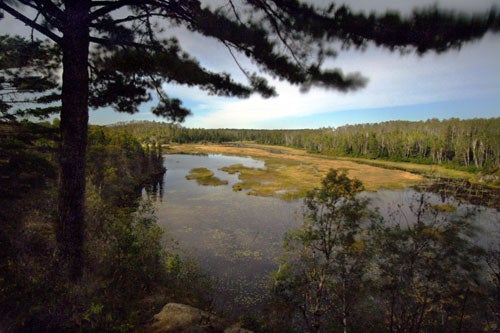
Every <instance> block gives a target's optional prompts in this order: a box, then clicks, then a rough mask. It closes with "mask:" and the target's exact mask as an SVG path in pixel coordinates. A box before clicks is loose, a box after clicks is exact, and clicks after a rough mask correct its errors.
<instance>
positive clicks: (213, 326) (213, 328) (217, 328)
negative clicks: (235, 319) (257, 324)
mask: <svg viewBox="0 0 500 333" xmlns="http://www.w3.org/2000/svg"><path fill="white" fill-rule="evenodd" d="M154 319H155V321H154V323H153V324H152V325H151V328H150V329H149V330H148V332H150V333H174V332H183V333H216V332H221V333H251V331H249V330H246V329H243V328H240V327H238V326H237V325H229V324H228V322H227V321H225V320H223V319H221V318H219V317H217V316H215V315H213V314H211V313H208V312H206V311H203V310H200V309H197V308H194V307H192V306H189V305H184V304H178V303H168V304H167V305H165V306H164V307H163V309H162V310H161V311H160V312H159V313H157V314H156V315H155V316H154Z"/></svg>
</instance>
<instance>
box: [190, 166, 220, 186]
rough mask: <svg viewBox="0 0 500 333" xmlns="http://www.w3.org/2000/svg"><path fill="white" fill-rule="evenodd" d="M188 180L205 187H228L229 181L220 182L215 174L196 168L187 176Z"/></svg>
mask: <svg viewBox="0 0 500 333" xmlns="http://www.w3.org/2000/svg"><path fill="white" fill-rule="evenodd" d="M186 179H188V180H193V179H196V182H197V183H198V184H200V185H204V186H220V185H227V180H220V179H219V178H217V177H215V176H214V173H213V172H212V171H210V170H208V169H207V168H195V169H192V170H191V171H190V172H189V174H188V175H187V176H186Z"/></svg>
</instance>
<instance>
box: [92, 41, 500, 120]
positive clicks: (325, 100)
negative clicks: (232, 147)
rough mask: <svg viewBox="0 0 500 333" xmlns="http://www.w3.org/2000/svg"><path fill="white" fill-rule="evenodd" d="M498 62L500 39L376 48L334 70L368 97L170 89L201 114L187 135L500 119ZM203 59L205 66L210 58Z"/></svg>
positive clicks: (281, 89)
mask: <svg viewBox="0 0 500 333" xmlns="http://www.w3.org/2000/svg"><path fill="white" fill-rule="evenodd" d="M213 47H214V48H216V47H217V46H213ZM219 51H220V52H222V53H223V50H219ZM214 53H215V50H213V51H212V52H211V54H214ZM498 55H500V34H498V35H488V36H486V37H485V38H483V39H482V40H480V41H478V42H475V43H472V44H468V45H466V46H464V47H463V48H462V49H461V50H460V51H450V52H448V53H446V54H442V55H436V54H428V55H425V56H423V57H418V56H415V55H408V56H401V55H399V54H397V53H391V52H389V51H387V50H383V49H378V48H375V47H370V48H369V49H368V50H366V51H365V52H357V51H348V52H347V53H343V54H341V55H339V57H338V58H337V59H336V60H335V62H332V66H335V67H337V66H338V67H340V68H342V69H343V70H344V71H345V72H361V73H362V74H363V75H364V76H366V77H367V78H368V79H369V82H368V85H367V86H366V87H365V88H364V89H361V90H359V91H356V92H350V93H347V94H346V93H340V92H336V91H331V90H325V89H320V88H317V89H311V90H310V91H309V92H308V93H301V92H300V91H299V89H298V88H297V87H294V86H290V85H289V84H287V83H284V82H274V83H275V85H276V87H277V90H278V93H279V96H278V97H276V98H271V99H263V98H261V97H260V96H252V97H250V98H249V99H236V98H222V97H217V96H208V95H206V94H205V93H204V92H202V91H200V90H198V89H196V88H185V87H182V86H175V85H171V86H166V87H165V89H166V91H167V92H168V93H169V94H170V95H171V96H175V97H178V98H180V99H182V100H183V102H184V105H185V106H187V107H189V108H190V109H191V110H192V111H193V115H192V116H190V117H189V118H187V119H186V121H185V123H184V124H183V125H184V126H187V127H201V128H269V129H272V128H318V127H325V126H333V127H338V126H341V125H345V124H356V123H367V122H380V121H387V120H398V119H401V120H422V119H429V118H438V119H445V118H451V117H458V118H478V117H485V118H490V117H500V64H499V61H498ZM199 58H200V60H201V61H202V62H203V59H204V58H203V55H201V56H199ZM209 60H210V59H209ZM227 61H228V62H229V63H228V64H224V65H227V68H230V69H229V70H230V71H233V72H234V73H235V75H236V76H238V72H237V69H232V68H231V63H230V62H231V60H230V59H228V60H227ZM208 62H209V61H208ZM217 66H219V67H220V66H221V65H220V64H215V65H214V67H215V69H219V67H217ZM224 70H227V69H226V68H224ZM152 104H154V103H150V104H146V105H143V107H142V108H141V112H140V113H138V114H136V115H134V116H130V115H119V114H116V113H114V112H112V111H110V110H99V111H95V112H92V113H91V122H92V123H100V124H106V123H113V122H116V121H128V120H132V119H134V120H160V119H158V118H156V117H155V116H154V115H152V114H151V113H150V111H149V110H150V108H151V105H152Z"/></svg>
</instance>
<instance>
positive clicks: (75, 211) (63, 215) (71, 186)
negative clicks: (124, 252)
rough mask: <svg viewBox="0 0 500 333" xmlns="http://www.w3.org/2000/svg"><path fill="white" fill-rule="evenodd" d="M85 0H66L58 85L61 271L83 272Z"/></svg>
mask: <svg viewBox="0 0 500 333" xmlns="http://www.w3.org/2000/svg"><path fill="white" fill-rule="evenodd" d="M89 10H90V1H88V0H83V1H81V0H68V1H65V17H66V24H65V28H64V31H63V34H64V36H63V45H62V48H63V87H62V110H61V151H60V154H61V156H60V161H59V163H60V165H59V167H60V176H59V177H60V179H59V200H58V201H59V220H58V225H57V242H58V246H59V260H60V263H61V269H63V270H64V271H63V274H65V275H67V276H68V277H69V278H70V280H72V281H76V280H78V279H79V278H80V276H81V274H82V246H83V232H84V212H85V210H84V208H85V153H86V148H87V127H88V95H89V88H88V87H89V77H88V65H87V64H88V53H89V27H88V22H87V16H88V13H89Z"/></svg>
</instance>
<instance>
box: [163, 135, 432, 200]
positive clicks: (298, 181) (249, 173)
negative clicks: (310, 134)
mask: <svg viewBox="0 0 500 333" xmlns="http://www.w3.org/2000/svg"><path fill="white" fill-rule="evenodd" d="M271 148H273V147H271ZM170 152H171V153H179V152H186V153H198V154H199V153H205V154H223V155H234V156H251V157H252V158H254V159H257V160H261V161H263V162H264V163H265V168H249V167H245V166H243V165H241V164H234V165H230V166H227V167H223V168H221V169H220V170H221V171H224V172H227V173H228V174H231V175H232V174H238V178H239V180H240V182H238V183H236V184H234V185H233V190H234V191H236V192H237V191H242V190H248V192H247V193H248V194H249V195H256V196H266V197H271V196H272V197H278V198H281V199H283V200H294V199H300V198H303V197H304V196H305V194H306V193H307V192H308V191H310V190H312V189H313V188H315V187H318V186H319V185H320V182H321V179H322V177H323V176H324V175H326V173H327V172H328V170H330V169H331V168H335V169H338V170H345V171H346V172H348V174H349V177H353V178H357V179H359V180H361V181H362V182H363V183H364V184H366V185H365V186H366V188H365V189H366V190H367V191H378V190H379V189H382V188H384V189H390V190H395V189H403V188H406V187H409V186H411V185H415V184H417V183H419V182H420V181H422V179H423V177H422V176H421V175H417V174H414V173H411V172H407V171H403V170H394V169H386V168H383V167H380V166H375V165H368V164H363V163H358V161H353V160H346V159H336V158H333V157H327V156H322V155H317V154H310V153H307V152H306V151H303V150H299V149H293V148H287V147H280V150H279V151H277V150H276V148H275V147H274V149H270V147H268V146H265V145H256V144H255V145H252V146H245V147H241V146H233V145H196V144H183V145H177V146H172V147H171V150H170Z"/></svg>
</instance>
